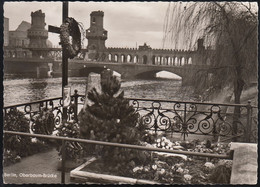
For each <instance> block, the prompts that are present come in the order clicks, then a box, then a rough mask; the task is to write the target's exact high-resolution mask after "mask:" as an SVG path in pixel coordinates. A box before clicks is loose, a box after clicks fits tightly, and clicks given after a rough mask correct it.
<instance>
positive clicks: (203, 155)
mask: <svg viewBox="0 0 260 187" xmlns="http://www.w3.org/2000/svg"><path fill="white" fill-rule="evenodd" d="M3 133H4V134H13V135H21V136H30V137H38V138H48V139H56V140H61V141H62V147H61V152H62V154H61V155H62V167H61V168H62V169H61V183H62V184H64V183H65V163H66V160H65V158H66V151H65V147H66V141H73V142H82V143H89V144H96V145H104V146H113V147H122V148H129V149H137V150H144V151H157V152H166V153H175V154H186V155H191V156H202V157H211V158H221V159H231V160H232V159H233V152H232V151H231V152H230V153H229V154H228V155H218V154H211V153H196V152H189V151H177V150H171V149H162V148H154V147H144V146H139V145H131V144H122V143H112V142H104V141H97V140H88V139H79V138H69V137H63V136H51V135H42V134H30V133H24V132H16V131H6V130H4V131H3Z"/></svg>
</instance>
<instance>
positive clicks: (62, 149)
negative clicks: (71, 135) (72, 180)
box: [61, 140, 66, 184]
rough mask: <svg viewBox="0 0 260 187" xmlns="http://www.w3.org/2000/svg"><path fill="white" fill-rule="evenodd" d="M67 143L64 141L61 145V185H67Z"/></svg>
mask: <svg viewBox="0 0 260 187" xmlns="http://www.w3.org/2000/svg"><path fill="white" fill-rule="evenodd" d="M65 152H66V141H65V140H62V145H61V159H62V160H61V183H62V184H65V163H66V153H65Z"/></svg>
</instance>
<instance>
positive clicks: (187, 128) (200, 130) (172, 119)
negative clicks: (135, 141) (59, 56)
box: [3, 90, 258, 142]
mask: <svg viewBox="0 0 260 187" xmlns="http://www.w3.org/2000/svg"><path fill="white" fill-rule="evenodd" d="M71 98H72V101H71V105H70V106H69V107H68V108H67V119H68V121H70V120H74V121H76V122H77V121H78V113H79V111H80V110H81V108H82V107H83V104H84V100H85V96H84V95H79V94H78V93H77V90H75V92H74V94H73V95H72V97H71ZM128 99H129V104H130V105H132V106H133V107H134V108H135V111H136V112H137V113H138V114H139V122H140V123H142V124H144V125H145V126H146V128H147V130H152V131H154V132H156V133H157V132H160V131H161V132H165V133H170V134H171V135H173V134H175V133H179V134H181V135H182V137H183V139H184V140H185V138H186V137H187V136H188V135H190V134H195V135H208V136H213V137H222V138H223V140H224V139H229V140H230V139H232V141H234V139H236V140H235V141H241V142H257V141H258V136H257V134H258V127H257V125H258V123H257V121H258V120H257V119H258V118H257V115H258V109H257V107H255V106H252V105H251V103H250V102H248V104H246V105H243V104H239V105H238V104H221V103H201V102H191V101H174V100H154V99H138V98H128ZM62 102H63V101H62V97H57V98H52V99H46V100H40V101H36V102H31V103H24V104H19V105H13V106H7V107H4V109H3V110H4V117H5V116H7V115H10V114H11V112H12V110H19V111H22V112H23V113H24V115H25V116H26V117H27V118H28V119H29V120H30V127H31V130H32V132H33V131H34V125H35V120H34V117H35V116H36V115H38V114H39V113H40V112H41V111H42V110H44V109H46V110H50V111H51V112H53V114H54V116H55V126H56V127H59V125H60V124H61V122H62V116H63V114H62V105H63V103H62ZM237 107H238V108H239V111H240V113H239V114H234V111H235V108H237Z"/></svg>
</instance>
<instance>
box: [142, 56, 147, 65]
mask: <svg viewBox="0 0 260 187" xmlns="http://www.w3.org/2000/svg"><path fill="white" fill-rule="evenodd" d="M143 64H147V56H146V55H144V56H143Z"/></svg>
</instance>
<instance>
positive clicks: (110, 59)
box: [108, 54, 112, 62]
mask: <svg viewBox="0 0 260 187" xmlns="http://www.w3.org/2000/svg"><path fill="white" fill-rule="evenodd" d="M108 61H109V62H111V61H112V55H111V54H108Z"/></svg>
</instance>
